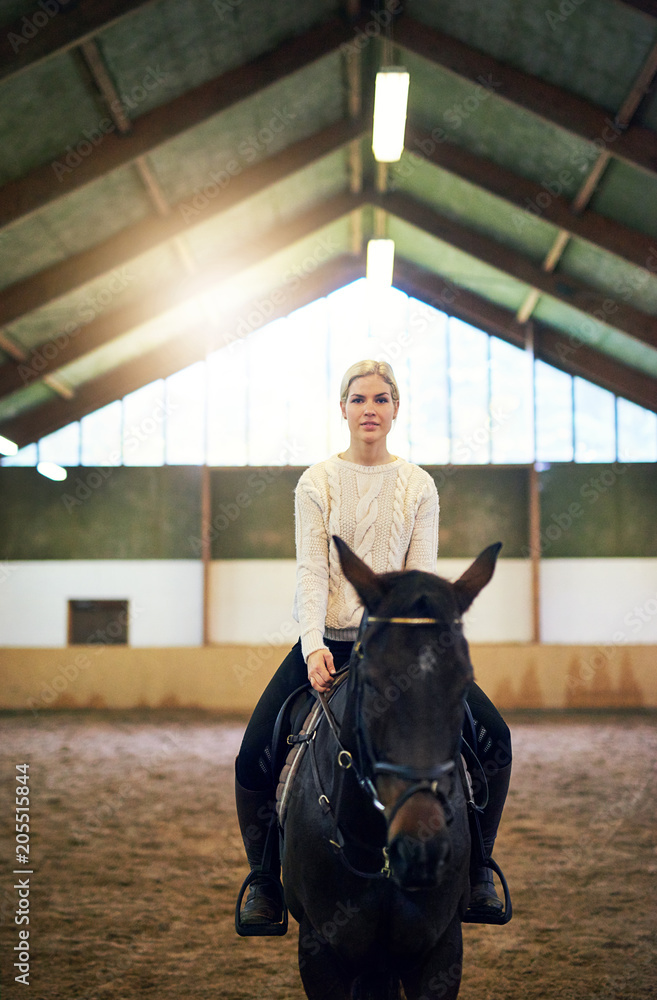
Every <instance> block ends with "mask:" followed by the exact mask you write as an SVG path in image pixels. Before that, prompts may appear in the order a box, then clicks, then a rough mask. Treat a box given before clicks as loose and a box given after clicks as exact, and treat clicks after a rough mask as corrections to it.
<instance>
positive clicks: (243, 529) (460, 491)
mask: <svg viewBox="0 0 657 1000" xmlns="http://www.w3.org/2000/svg"><path fill="white" fill-rule="evenodd" d="M428 471H429V472H430V474H431V475H432V476H433V478H434V480H435V482H436V485H437V487H438V491H439V493H440V555H441V556H443V557H447V558H449V557H458V556H476V555H478V554H479V552H481V550H482V549H484V548H486V546H487V545H491V544H492V543H493V542H497V541H502V542H503V543H504V548H503V549H502V555H504V556H506V557H507V558H510V557H513V556H515V557H520V556H521V554H522V548H523V546H526V545H527V538H528V528H527V509H528V485H527V484H528V473H527V470H526V469H525V468H523V467H516V468H503V467H500V466H485V467H482V468H464V467H460V466H448V467H445V468H444V469H442V468H436V467H433V468H428ZM302 472H303V469H292V468H290V469H286V468H276V467H273V468H269V469H255V468H246V469H221V470H215V471H213V473H212V558H213V559H294V555H295V552H294V487H295V486H296V484H297V481H298V479H299V476H300V475H301V473H302Z"/></svg>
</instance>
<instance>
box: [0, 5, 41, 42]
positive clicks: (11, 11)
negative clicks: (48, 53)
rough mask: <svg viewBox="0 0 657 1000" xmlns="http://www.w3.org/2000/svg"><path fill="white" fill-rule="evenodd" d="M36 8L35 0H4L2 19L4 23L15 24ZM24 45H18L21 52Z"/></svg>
mask: <svg viewBox="0 0 657 1000" xmlns="http://www.w3.org/2000/svg"><path fill="white" fill-rule="evenodd" d="M33 10H34V0H3V2H2V13H1V14H0V19H1V21H2V24H3V25H7V26H8V25H10V24H13V23H14V21H20V19H21V18H22V17H24V16H25V15H26V14H29V13H30V12H31V11H33ZM21 48H22V46H20V44H19V47H18V51H19V52H20V50H21Z"/></svg>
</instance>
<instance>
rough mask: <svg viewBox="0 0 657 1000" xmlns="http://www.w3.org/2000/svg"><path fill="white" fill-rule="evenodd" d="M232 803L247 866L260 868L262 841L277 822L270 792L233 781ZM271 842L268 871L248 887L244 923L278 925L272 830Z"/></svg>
mask: <svg viewBox="0 0 657 1000" xmlns="http://www.w3.org/2000/svg"><path fill="white" fill-rule="evenodd" d="M235 804H236V806H237V816H238V819H239V823H240V832H241V834H242V840H243V841H244V849H245V850H246V857H247V860H248V862H249V867H250V868H251V870H252V871H253V869H254V868H260V867H261V866H262V863H263V855H264V850H265V840H266V839H267V832H268V830H269V827H270V824H272V823H275V822H276V817H275V812H274V803H273V795H272V793H271V791H270V790H269V789H263V790H261V791H260V790H255V791H251V790H249V789H248V788H243V787H242V785H240V783H239V781H238V780H237V777H236V778H235ZM272 837H273V838H274V842H273V844H272V848H273V850H272V854H271V859H270V863H269V866H268V868H269V870H268V871H267V872H264V871H263V873H262V876H261V877H256V878H255V879H254V880H253V882H251V885H250V886H249V894H248V896H247V899H246V902H245V903H244V906H243V907H242V913H241V921H242V923H243V924H246V925H252V924H263V925H267V924H279V923H280V921H281V919H282V916H283V908H282V903H281V901H282V898H283V893H282V887H281V885H280V871H281V865H280V859H279V850H278V836H277V831H276V830H274V831H272Z"/></svg>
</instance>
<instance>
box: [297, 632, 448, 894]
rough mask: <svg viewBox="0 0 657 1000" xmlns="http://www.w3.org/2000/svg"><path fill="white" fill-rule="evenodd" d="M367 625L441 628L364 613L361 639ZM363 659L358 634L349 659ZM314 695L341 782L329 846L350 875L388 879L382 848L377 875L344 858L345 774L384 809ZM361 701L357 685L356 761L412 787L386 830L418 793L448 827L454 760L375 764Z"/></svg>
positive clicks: (323, 699) (326, 703)
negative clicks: (445, 783)
mask: <svg viewBox="0 0 657 1000" xmlns="http://www.w3.org/2000/svg"><path fill="white" fill-rule="evenodd" d="M460 623H461V619H460V618H456V619H454V624H460ZM370 624H386V625H407V626H408V625H410V626H414V625H438V624H440V621H439V619H437V618H410V617H390V618H383V617H379V616H378V615H372V616H370V617H368V616H367V613H366V614H365V616H364V618H363V621H362V623H361V629H360V633H362V634H363V635H364V632H365V630H366V629H367V626H368V625H370ZM364 655H365V653H364V649H363V639H361V638H360V634H359V638H358V639H357V640H356V643H355V645H354V649H353V653H352V659H355V660H362V659H363V657H364ZM317 694H318V697H319V701H320V703H321V706H322V709H323V711H324V715H325V717H326V721H327V722H328V725H329V727H330V729H331V732H332V733H333V736H334V738H335V741H336V743H337V745H338V755H337V762H338V766H339V768H340V781H339V785H338V791H337V797H336V806H335V811H334V813H333V822H334V829H333V837H332V838H331V840H330V843H331V844H332V845H333V847H334V848H335V849H336V850H337V851H339V852H340V857H341V859H342V861H343V863H344V864H345V865H346V866H347V868H348V869H349V870H350V871H351V872H352V873H353V874H356V875H360V876H361V877H363V878H388V877H389V876H390V866H389V863H388V856H387V851H386V848H385V847H384V848H383V856H384V866H383V868H382V869H381V871H380V872H374V873H370V872H361V871H358V870H357V869H356V868H354V867H353V866H352V865H351V863H350V862H349V861H348V859H347V857H346V856H345V854H344V850H343V848H344V837H343V835H342V833H341V831H340V828H339V819H340V806H341V802H342V791H343V785H344V776H345V774H346V772H347V771H348V770H352V771H353V773H354V776H355V777H356V780H357V782H358V784H359V785H360V787H361V788H362V789H363V791H364V792H365V793H366V794H367V795H368V797H369V798H370V800H371V802H372V804H373V805H374V807H375V808H376V809H378V810H379V811H380V812H384V811H385V806H384V805H383V803H382V802H381V800H380V799H379V797H378V794H377V791H376V787H375V785H374V782H373V781H372V779H371V778H370V777H369V776H368V775H367V774H364V773H362V771H361V770H360V769H359V767H358V766H357V765H356V763H355V761H354V759H353V755H352V754H351V752H350V751H349V750H347V749H346V748H345V747H344V745H343V743H342V739H341V733H340V726H339V725H338V723H337V721H336V719H335V716H334V715H333V712H332V711H331V708H330V706H329V701H328V698H327V696H326V694H325V693H324V692H322V691H318V692H317ZM360 698H361V688H360V685H358V686H357V704H356V739H357V742H358V750H359V757H360V760H361V762H362V761H363V760H366V761H368V762H369V764H370V767H371V770H372V772H373V774H374V775H375V776H376V775H378V774H387V775H391V776H392V777H395V778H399V780H401V781H408V782H410V783H411V784H410V787H409V788H407V789H406V790H405V791H404V792H403V793H402V794H401V795H400V796H399V798H398V799H397V800H396V801H395V803H394V805H393V806H392V809H391V811H390V816H389V817H388V820H387V824H388V827H389V826H390V824H391V823H392V821H393V819H394V817H395V816H396V815H397V813H398V812H399V810H400V809H401V808H402V806H403V805H404V804H405V803H406V802H407V801H408V800H409V799H410V798H411V797H412V796H413V795H416V794H417V793H418V792H429V793H430V794H432V795H433V796H434V797H435V798H436V799H437V800H438V801H439V802H440V805H441V806H442V808H443V811H444V813H445V822H446V823H447V824H448V825H449V824H450V823H451V822H452V821H453V819H454V811H453V809H452V806H451V803H450V801H449V800H450V796H451V794H452V792H453V787H454V773H455V767H456V765H455V761H453V760H448V761H444V762H442V763H441V764H437V765H435V767H432V768H426V769H425V768H416V767H410V766H408V765H405V764H394V763H392V762H389V761H380V760H377V758H376V754H375V752H374V748H373V746H372V743H371V740H370V738H369V734H368V733H367V731H363V729H362V726H361V724H360V721H361V714H360ZM313 770H314V771H315V778H316V781H318V778H319V775H318V773H317V770H316V765H315V766H314V767H313ZM446 775H450V777H451V780H450V790H449V792H448V794H447V795H445V794H444V793H443V792H442V791H441V790H440V788H439V787H438V782H439V780H440V779H441V778H443V777H445V776H446ZM318 788H319V790H320V793H321V794H320V797H319V802H320V805H321V806H322V808H323V809H324V811H325V812H331V808H330V803H329V800H328V797H327V796H326V795H325V794H324V793H323V792H322V791H321V786H319V784H318Z"/></svg>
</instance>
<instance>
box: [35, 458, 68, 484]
mask: <svg viewBox="0 0 657 1000" xmlns="http://www.w3.org/2000/svg"><path fill="white" fill-rule="evenodd" d="M37 472H40V473H41V475H42V476H45V477H46V479H54V480H55V482H56V483H61V481H62V480H63V479H66V477H67V475H68V473H67V471H66V469H63V468H62V467H61V465H55V463H54V462H39V463H38V465H37Z"/></svg>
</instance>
